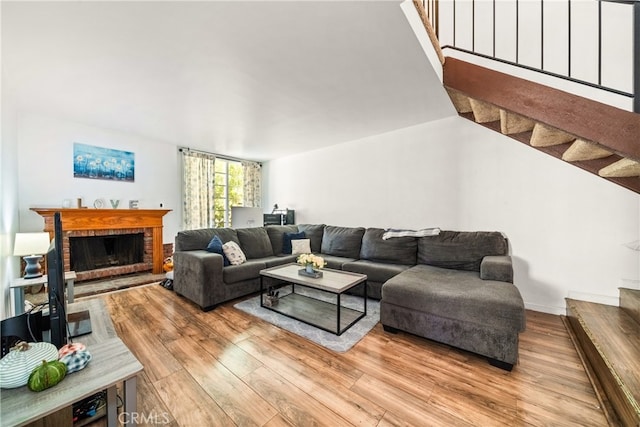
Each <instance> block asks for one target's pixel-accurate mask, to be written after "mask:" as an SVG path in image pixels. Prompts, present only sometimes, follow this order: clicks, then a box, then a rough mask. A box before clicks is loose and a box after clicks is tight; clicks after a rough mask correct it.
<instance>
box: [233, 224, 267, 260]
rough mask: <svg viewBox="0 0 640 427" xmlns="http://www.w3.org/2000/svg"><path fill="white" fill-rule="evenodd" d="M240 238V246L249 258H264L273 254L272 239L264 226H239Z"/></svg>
mask: <svg viewBox="0 0 640 427" xmlns="http://www.w3.org/2000/svg"><path fill="white" fill-rule="evenodd" d="M236 231H237V233H238V240H240V247H241V248H242V251H243V252H244V253H245V255H246V256H247V259H256V258H264V257H268V256H273V248H272V247H271V240H269V235H268V234H267V230H265V229H264V227H254V228H238V229H236Z"/></svg>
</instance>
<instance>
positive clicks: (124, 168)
mask: <svg viewBox="0 0 640 427" xmlns="http://www.w3.org/2000/svg"><path fill="white" fill-rule="evenodd" d="M73 176H74V177H75V178H91V179H105V180H108V181H125V182H133V181H134V180H135V154H134V153H131V152H129V151H121V150H114V149H111V148H103V147H94V146H92V145H86V144H80V143H77V142H74V143H73Z"/></svg>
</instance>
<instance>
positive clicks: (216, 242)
mask: <svg viewBox="0 0 640 427" xmlns="http://www.w3.org/2000/svg"><path fill="white" fill-rule="evenodd" d="M207 251H209V252H213V253H216V254H220V255H222V258H223V261H224V266H225V267H226V266H228V265H231V263H230V262H229V258H227V256H226V255H225V254H224V252H223V251H222V240H220V238H219V237H218V236H213V239H211V241H210V242H209V245H208V246H207Z"/></svg>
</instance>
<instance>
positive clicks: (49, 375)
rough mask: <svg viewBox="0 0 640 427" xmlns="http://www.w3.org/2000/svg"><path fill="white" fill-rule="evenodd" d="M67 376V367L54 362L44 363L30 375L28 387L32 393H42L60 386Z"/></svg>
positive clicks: (44, 361) (56, 361)
mask: <svg viewBox="0 0 640 427" xmlns="http://www.w3.org/2000/svg"><path fill="white" fill-rule="evenodd" d="M65 375H67V365H65V364H64V363H62V362H60V361H58V360H54V361H52V362H47V361H46V360H43V361H42V365H40V366H38V367H37V368H35V369H34V370H33V372H31V375H29V381H28V382H27V386H28V387H29V390H31V391H42V390H46V389H48V388H49V387H53V386H54V385H56V384H58V383H59V382H60V381H62V379H63V378H64V376H65Z"/></svg>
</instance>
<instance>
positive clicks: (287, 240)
mask: <svg viewBox="0 0 640 427" xmlns="http://www.w3.org/2000/svg"><path fill="white" fill-rule="evenodd" d="M305 238H306V235H305V234H304V231H298V232H296V233H284V236H282V253H283V254H285V255H291V254H292V253H293V247H292V245H291V241H292V240H300V239H305Z"/></svg>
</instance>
